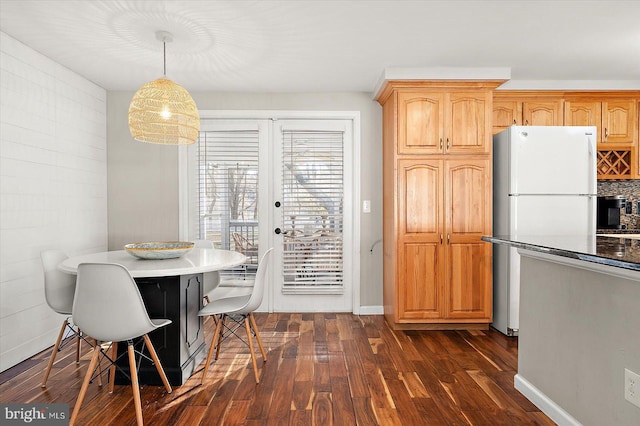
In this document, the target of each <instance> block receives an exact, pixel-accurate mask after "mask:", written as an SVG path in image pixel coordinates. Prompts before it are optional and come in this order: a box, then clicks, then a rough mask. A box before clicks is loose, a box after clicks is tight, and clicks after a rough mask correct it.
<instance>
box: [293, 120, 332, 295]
mask: <svg viewBox="0 0 640 426" xmlns="http://www.w3.org/2000/svg"><path fill="white" fill-rule="evenodd" d="M282 136H283V151H282V159H283V161H282V164H283V167H282V185H283V188H282V191H283V192H282V195H283V203H282V207H283V222H284V223H283V225H284V239H283V244H284V247H283V256H282V263H283V272H284V285H283V292H285V293H287V292H291V293H296V292H305V291H314V292H317V291H322V290H325V291H326V292H329V293H339V292H341V291H342V289H343V277H344V273H343V251H342V249H343V239H342V236H343V192H344V191H343V189H344V188H343V140H344V138H343V133H342V132H336V131H327V132H324V131H291V130H285V131H283V135H282Z"/></svg>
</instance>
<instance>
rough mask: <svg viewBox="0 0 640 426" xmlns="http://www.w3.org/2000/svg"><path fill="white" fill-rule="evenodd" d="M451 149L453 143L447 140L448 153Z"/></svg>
mask: <svg viewBox="0 0 640 426" xmlns="http://www.w3.org/2000/svg"><path fill="white" fill-rule="evenodd" d="M449 148H451V141H449V138H447V151H449Z"/></svg>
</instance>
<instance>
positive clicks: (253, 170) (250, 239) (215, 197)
mask: <svg viewBox="0 0 640 426" xmlns="http://www.w3.org/2000/svg"><path fill="white" fill-rule="evenodd" d="M198 166H199V167H198V174H199V183H198V188H199V196H198V204H199V205H198V210H199V231H198V232H199V238H200V239H206V240H211V241H213V243H214V246H215V247H216V248H222V249H226V250H235V251H239V252H241V253H244V254H245V255H246V256H247V264H245V265H242V266H241V267H238V268H236V269H235V270H232V271H224V272H223V273H222V274H221V278H222V279H224V278H228V279H232V278H238V277H240V278H245V279H246V278H247V277H249V278H253V277H252V275H255V271H256V268H257V264H258V237H259V233H258V130H234V131H229V130H224V131H212V130H207V131H202V132H200V140H199V142H198Z"/></svg>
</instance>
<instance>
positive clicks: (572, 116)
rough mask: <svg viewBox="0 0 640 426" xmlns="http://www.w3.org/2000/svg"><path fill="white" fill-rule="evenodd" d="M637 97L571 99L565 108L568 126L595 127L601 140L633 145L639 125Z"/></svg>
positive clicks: (566, 124)
mask: <svg viewBox="0 0 640 426" xmlns="http://www.w3.org/2000/svg"><path fill="white" fill-rule="evenodd" d="M636 120H637V111H636V100H634V99H625V100H615V99H612V100H608V101H604V102H600V101H572V100H567V101H566V102H565V108H564V125H565V126H596V127H597V128H598V143H599V144H603V145H607V144H611V145H629V146H631V145H633V144H634V140H635V132H636V128H637V125H638V123H637V121H636Z"/></svg>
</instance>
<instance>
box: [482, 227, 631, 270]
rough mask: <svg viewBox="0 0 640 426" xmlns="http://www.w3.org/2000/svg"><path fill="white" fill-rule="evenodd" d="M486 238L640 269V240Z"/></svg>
mask: <svg viewBox="0 0 640 426" xmlns="http://www.w3.org/2000/svg"><path fill="white" fill-rule="evenodd" d="M482 240H483V241H487V242H490V243H496V244H507V245H510V246H512V247H515V248H523V249H527V250H532V251H537V252H541V253H547V254H553V255H556V256H562V257H568V258H572V259H579V260H584V261H587V262H594V263H600V264H603V265H610V266H615V267H618V268H624V269H631V270H635V271H640V240H639V239H632V238H625V237H624V234H620V237H619V238H618V237H601V236H561V235H539V236H527V235H511V236H500V235H496V236H493V237H489V236H483V237H482Z"/></svg>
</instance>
